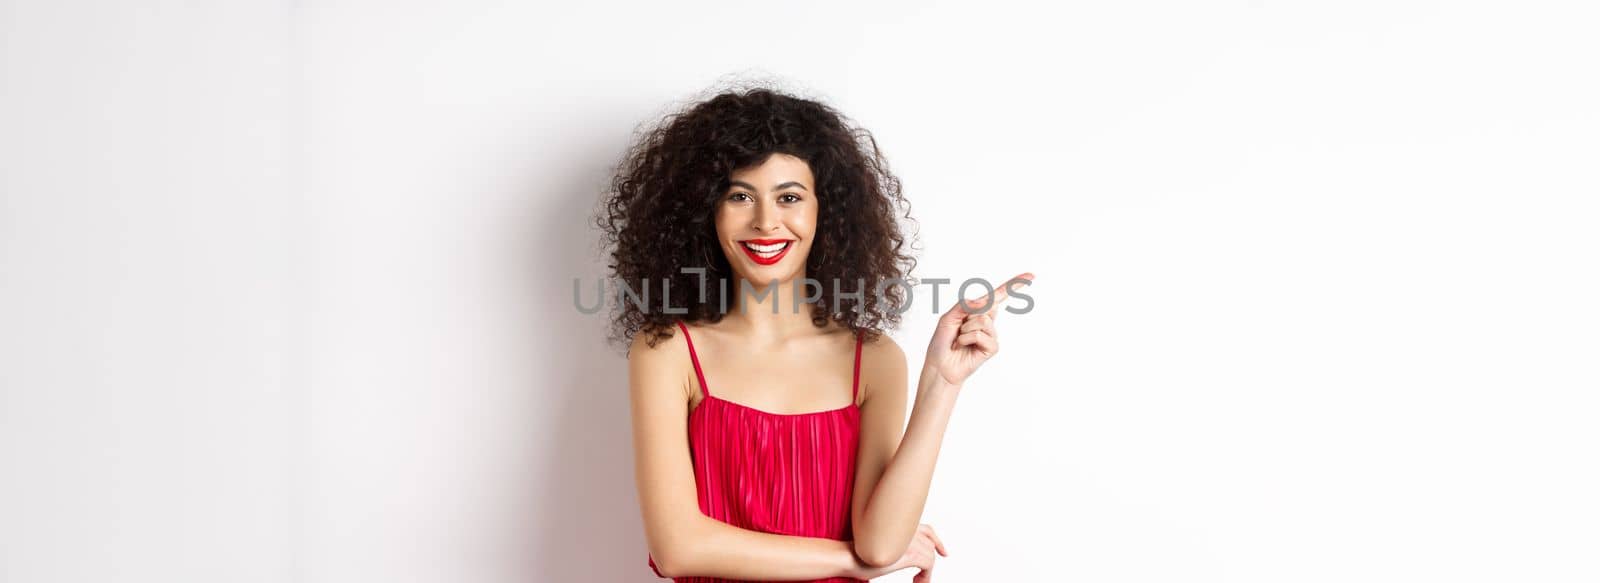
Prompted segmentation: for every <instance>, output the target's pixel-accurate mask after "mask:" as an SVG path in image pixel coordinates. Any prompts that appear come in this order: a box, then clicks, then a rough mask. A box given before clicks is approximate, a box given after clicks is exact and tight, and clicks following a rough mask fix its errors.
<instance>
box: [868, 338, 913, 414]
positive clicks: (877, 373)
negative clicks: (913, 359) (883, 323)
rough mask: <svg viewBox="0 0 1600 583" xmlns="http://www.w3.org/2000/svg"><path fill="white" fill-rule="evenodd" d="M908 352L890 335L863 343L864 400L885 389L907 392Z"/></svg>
mask: <svg viewBox="0 0 1600 583" xmlns="http://www.w3.org/2000/svg"><path fill="white" fill-rule="evenodd" d="M905 381H906V352H905V350H903V349H901V348H900V343H899V342H896V341H895V339H894V338H892V337H890V336H889V335H888V334H879V335H878V337H877V338H872V339H868V340H865V341H863V342H862V343H861V387H862V393H863V395H862V398H863V399H868V398H871V393H872V392H874V391H878V390H884V389H885V388H888V389H894V388H899V389H900V390H905V388H906V385H905Z"/></svg>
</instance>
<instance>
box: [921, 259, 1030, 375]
mask: <svg viewBox="0 0 1600 583" xmlns="http://www.w3.org/2000/svg"><path fill="white" fill-rule="evenodd" d="M1032 283H1033V274H1032V273H1023V274H1021V275H1018V276H1016V277H1013V278H1011V279H1010V280H1009V281H1007V282H1006V283H1005V284H1003V285H1001V286H999V288H997V289H995V290H994V303H992V304H989V305H988V307H987V309H984V304H985V303H986V302H987V301H988V298H987V297H979V298H975V299H971V300H959V299H958V301H956V305H954V306H951V307H950V311H948V312H945V313H944V315H943V316H939V323H938V324H937V325H936V326H935V327H934V330H933V339H932V340H930V341H929V342H928V356H927V358H926V359H925V360H923V363H924V364H923V367H925V368H927V367H932V369H933V370H934V371H935V372H937V373H938V374H939V376H940V377H943V378H944V380H945V382H948V383H950V384H951V385H955V386H960V385H961V383H963V382H966V380H967V377H969V376H972V373H973V372H974V371H976V370H978V365H981V364H983V363H984V361H986V360H989V357H992V356H994V355H995V353H997V352H1000V336H999V333H998V332H997V331H996V330H995V327H994V316H995V314H998V313H999V312H1000V304H1001V303H1003V302H1005V300H1006V298H1007V297H1010V293H1008V292H1010V291H1011V290H1012V289H1014V288H1015V287H1017V286H1020V285H1029V284H1032ZM980 310H981V311H980Z"/></svg>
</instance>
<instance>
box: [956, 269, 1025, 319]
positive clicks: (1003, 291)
mask: <svg viewBox="0 0 1600 583" xmlns="http://www.w3.org/2000/svg"><path fill="white" fill-rule="evenodd" d="M1032 283H1033V272H1031V271H1029V272H1023V273H1021V274H1018V275H1017V276H1016V277H1013V278H1011V279H1008V280H1006V282H1005V283H1003V284H1000V285H999V286H998V287H996V288H995V290H994V293H993V294H991V295H993V297H994V301H993V302H992V303H990V304H989V305H988V307H987V308H984V298H983V297H978V298H973V299H970V300H966V306H967V309H965V310H964V311H966V312H967V313H969V314H975V313H977V310H980V309H982V310H983V312H984V313H985V314H990V315H993V314H994V313H995V312H996V311H998V310H999V309H1000V305H1001V304H1004V303H1005V301H1006V298H1009V297H1011V289H1012V288H1013V287H1016V286H1022V285H1031V284H1032Z"/></svg>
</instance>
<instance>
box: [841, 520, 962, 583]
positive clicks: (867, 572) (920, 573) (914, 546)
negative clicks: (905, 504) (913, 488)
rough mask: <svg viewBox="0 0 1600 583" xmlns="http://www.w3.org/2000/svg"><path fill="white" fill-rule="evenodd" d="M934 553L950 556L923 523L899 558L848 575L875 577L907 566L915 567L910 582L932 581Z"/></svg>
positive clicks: (858, 577)
mask: <svg viewBox="0 0 1600 583" xmlns="http://www.w3.org/2000/svg"><path fill="white" fill-rule="evenodd" d="M935 553H937V554H938V555H940V556H946V557H948V556H950V553H948V552H945V550H944V541H941V540H939V535H938V534H935V533H934V532H933V527H932V526H928V525H926V524H923V525H921V526H918V527H917V534H915V535H913V536H912V537H911V544H910V545H908V546H907V547H906V552H905V554H902V555H900V560H898V561H895V562H894V564H892V565H889V566H887V567H867V568H864V569H862V570H861V571H860V572H858V573H853V574H851V575H850V576H851V577H855V578H857V579H876V578H878V577H882V576H884V575H888V574H890V573H893V572H895V571H899V570H901V569H904V568H907V567H916V568H917V575H916V576H915V577H912V578H911V581H912V583H933V559H934V558H935V556H936V555H935Z"/></svg>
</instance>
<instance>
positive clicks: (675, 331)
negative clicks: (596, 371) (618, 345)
mask: <svg viewBox="0 0 1600 583" xmlns="http://www.w3.org/2000/svg"><path fill="white" fill-rule="evenodd" d="M652 344H653V345H652ZM628 374H629V375H630V376H633V377H637V379H636V380H641V381H652V382H647V383H645V384H648V385H651V386H661V387H668V386H670V387H674V390H681V392H683V393H684V395H685V396H686V397H687V396H688V395H689V393H690V390H689V387H690V385H689V384H688V383H686V382H684V381H685V379H690V378H693V376H694V372H693V366H692V364H691V363H690V356H689V343H688V340H687V339H685V338H684V335H683V331H682V330H680V329H679V328H678V326H677V324H672V325H670V326H667V327H657V328H654V329H652V328H649V327H646V328H645V329H641V330H639V331H638V332H636V333H634V335H633V341H632V342H631V343H630V345H629V347H628Z"/></svg>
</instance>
